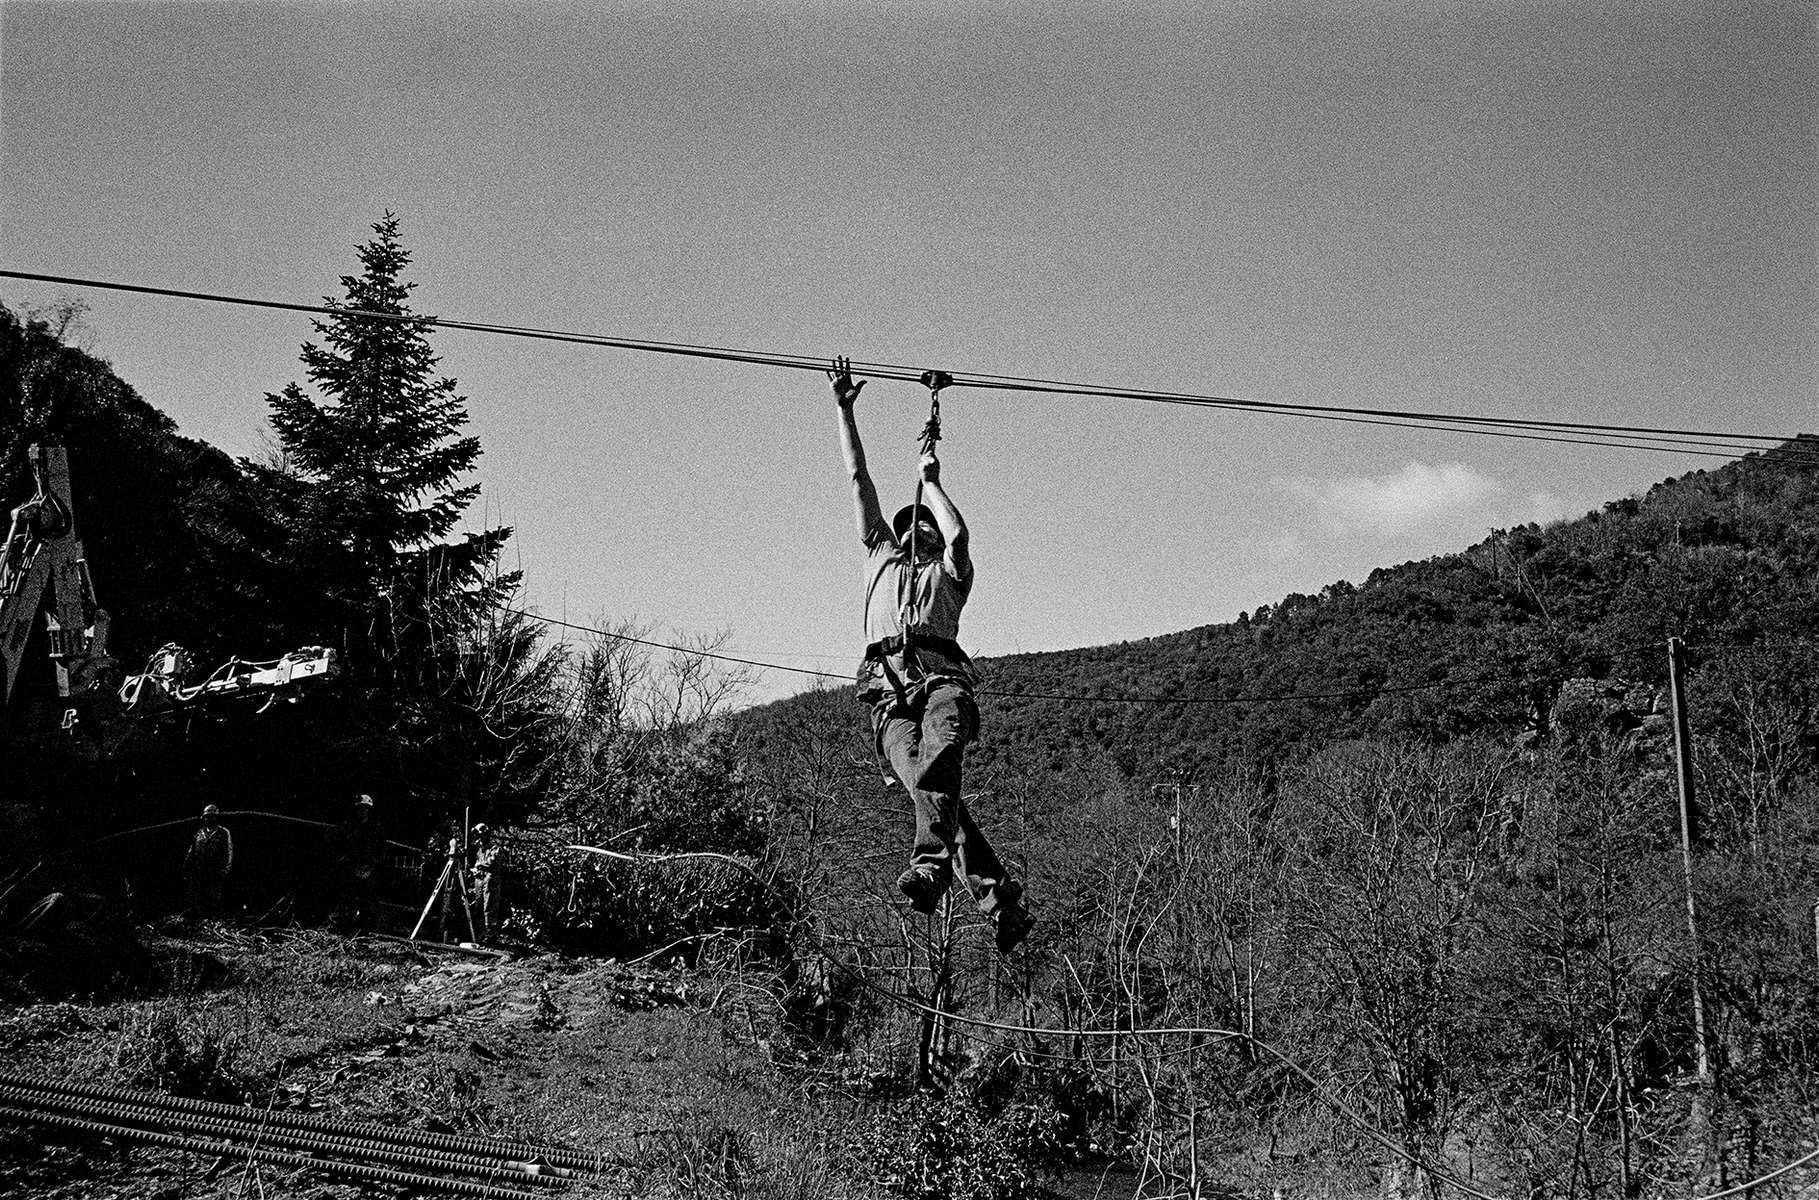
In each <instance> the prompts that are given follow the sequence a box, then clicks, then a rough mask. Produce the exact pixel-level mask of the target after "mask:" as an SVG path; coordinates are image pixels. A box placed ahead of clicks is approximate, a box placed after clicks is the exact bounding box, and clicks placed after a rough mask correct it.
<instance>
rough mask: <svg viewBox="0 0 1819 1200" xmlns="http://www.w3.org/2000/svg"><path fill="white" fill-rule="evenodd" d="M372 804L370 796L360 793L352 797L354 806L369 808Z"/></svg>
mask: <svg viewBox="0 0 1819 1200" xmlns="http://www.w3.org/2000/svg"><path fill="white" fill-rule="evenodd" d="M372 806H373V798H372V797H371V796H365V795H362V796H356V797H354V807H355V808H371V807H372Z"/></svg>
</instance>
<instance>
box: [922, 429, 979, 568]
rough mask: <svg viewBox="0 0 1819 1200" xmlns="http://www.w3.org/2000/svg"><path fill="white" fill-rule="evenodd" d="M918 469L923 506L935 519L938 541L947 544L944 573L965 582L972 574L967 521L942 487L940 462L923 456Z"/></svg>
mask: <svg viewBox="0 0 1819 1200" xmlns="http://www.w3.org/2000/svg"><path fill="white" fill-rule="evenodd" d="M921 467H922V505H923V507H924V508H926V509H928V511H929V515H931V516H933V517H934V518H935V526H936V527H937V528H938V529H940V530H941V540H942V541H944V542H946V543H947V569H948V571H949V573H950V574H952V575H953V576H954V577H955V578H956V579H965V578H967V577H968V576H970V575H971V574H972V573H973V559H972V550H971V547H970V546H969V545H968V542H969V538H968V537H967V532H966V519H965V518H964V517H962V516H961V515H960V510H959V509H958V508H956V507H954V502H953V501H952V500H951V499H949V498H948V494H947V489H945V488H943V487H942V486H941V460H939V459H937V458H936V457H935V456H934V455H933V454H924V455H923V456H922V464H921Z"/></svg>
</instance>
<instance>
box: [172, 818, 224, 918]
mask: <svg viewBox="0 0 1819 1200" xmlns="http://www.w3.org/2000/svg"><path fill="white" fill-rule="evenodd" d="M233 868H234V835H233V834H231V833H229V832H228V831H227V826H225V825H223V824H222V823H221V810H220V809H219V808H217V807H215V806H214V805H213V804H208V805H204V806H203V809H202V827H201V828H199V829H197V830H196V836H195V837H194V838H191V839H190V844H189V853H187V854H185V855H184V856H183V908H184V911H185V912H186V913H189V914H190V915H192V916H197V917H218V916H220V915H221V889H222V887H223V886H224V885H225V884H226V883H227V873H228V872H229V871H231V870H233Z"/></svg>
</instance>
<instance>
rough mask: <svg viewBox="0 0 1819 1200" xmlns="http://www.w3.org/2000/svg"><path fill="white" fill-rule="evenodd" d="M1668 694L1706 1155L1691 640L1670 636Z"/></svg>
mask: <svg viewBox="0 0 1819 1200" xmlns="http://www.w3.org/2000/svg"><path fill="white" fill-rule="evenodd" d="M1667 682H1668V695H1669V697H1670V698H1671V699H1672V701H1673V706H1674V765H1675V767H1676V768H1677V772H1678V774H1679V778H1680V870H1681V877H1682V879H1683V881H1684V882H1685V884H1686V932H1687V936H1688V937H1689V938H1691V939H1692V984H1693V1039H1694V1042H1695V1045H1694V1050H1695V1058H1694V1061H1695V1062H1696V1063H1697V1064H1698V1072H1699V1094H1698V1099H1697V1100H1696V1102H1695V1103H1694V1105H1693V1122H1692V1123H1693V1133H1694V1135H1695V1136H1696V1137H1697V1138H1698V1140H1699V1145H1700V1152H1701V1154H1702V1155H1703V1153H1704V1149H1705V1142H1706V1139H1707V1138H1708V1136H1709V1130H1710V1128H1711V1114H1712V1110H1713V1106H1714V1104H1715V1102H1716V1100H1717V1097H1716V1096H1714V1095H1713V1091H1714V1090H1715V1089H1714V1088H1713V1086H1712V1058H1711V1051H1710V1049H1709V1047H1708V1046H1707V1039H1706V1035H1705V988H1704V981H1703V979H1702V975H1703V971H1702V968H1701V965H1700V960H1701V958H1702V957H1703V956H1702V955H1701V954H1700V952H1699V906H1698V902H1697V900H1695V898H1694V896H1693V842H1694V837H1695V833H1696V828H1695V819H1694V813H1695V811H1696V810H1695V808H1694V797H1693V744H1692V734H1691V732H1690V731H1689V728H1688V725H1687V719H1686V643H1685V642H1682V641H1681V640H1680V639H1679V638H1669V639H1668V640H1667Z"/></svg>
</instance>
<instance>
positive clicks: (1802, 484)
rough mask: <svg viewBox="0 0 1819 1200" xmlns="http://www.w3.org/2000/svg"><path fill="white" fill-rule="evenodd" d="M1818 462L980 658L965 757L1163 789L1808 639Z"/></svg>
mask: <svg viewBox="0 0 1819 1200" xmlns="http://www.w3.org/2000/svg"><path fill="white" fill-rule="evenodd" d="M1809 456H1812V457H1811V458H1809ZM1815 461H1819V439H1812V438H1808V437H1804V436H1803V437H1801V438H1799V439H1796V440H1795V441H1794V442H1790V443H1787V444H1785V445H1784V446H1782V447H1779V448H1777V449H1775V450H1773V451H1770V452H1767V453H1762V454H1752V455H1749V456H1748V457H1745V458H1743V459H1741V460H1738V461H1735V462H1731V463H1728V464H1726V465H1724V466H1722V467H1719V468H1717V469H1714V470H1702V471H1696V472H1693V473H1692V474H1689V475H1685V476H1681V477H1679V478H1674V479H1668V480H1664V481H1663V482H1661V483H1659V484H1656V485H1655V486H1654V487H1652V488H1650V489H1649V491H1648V492H1647V494H1646V495H1643V496H1640V497H1631V498H1623V499H1618V500H1613V501H1611V502H1610V503H1608V504H1606V505H1605V506H1604V507H1603V508H1602V509H1600V510H1598V511H1594V512H1591V513H1588V514H1587V515H1585V516H1584V517H1581V518H1579V519H1577V520H1572V521H1562V522H1557V523H1553V524H1550V525H1546V526H1541V525H1533V524H1531V525H1524V526H1520V527H1517V528H1514V529H1509V530H1502V531H1497V532H1495V533H1493V534H1492V535H1491V536H1490V537H1489V538H1487V539H1486V540H1485V541H1483V542H1480V543H1479V544H1477V545H1475V546H1472V547H1471V548H1469V549H1467V550H1464V551H1461V552H1459V553H1456V554H1447V555H1441V556H1438V557H1435V558H1431V559H1426V560H1423V561H1419V562H1410V563H1404V564H1402V565H1400V566H1395V567H1385V568H1381V569H1378V570H1376V571H1373V572H1372V573H1371V575H1370V577H1369V578H1368V579H1366V580H1365V582H1364V583H1363V584H1361V585H1358V586H1354V585H1352V584H1350V583H1346V582H1343V581H1342V582H1338V583H1334V584H1331V585H1329V586H1328V587H1326V588H1324V589H1322V590H1321V592H1320V593H1319V594H1318V595H1312V596H1307V595H1299V594H1297V595H1290V596H1287V597H1285V598H1284V599H1283V600H1282V601H1281V602H1280V603H1279V604H1276V605H1273V606H1265V607H1263V608H1260V609H1258V610H1257V611H1256V612H1255V613H1249V614H1244V615H1241V616H1240V618H1239V619H1238V620H1237V621H1235V622H1232V623H1229V624H1221V625H1205V626H1201V627H1199V628H1196V629H1189V630H1185V631H1183V632H1181V633H1175V634H1169V635H1165V636H1161V637H1155V638H1148V639H1144V640H1142V641H1139V642H1126V643H1119V644H1117V645H1110V646H1100V647H1095V648H1091V649H1080V650H1064V651H1053V652H1048V653H1037V654H1018V655H1011V656H1007V657H1003V658H995V659H989V660H982V662H981V665H982V666H983V667H984V669H985V672H986V675H987V682H986V683H985V684H984V685H983V688H982V695H981V697H980V700H981V704H980V707H981V713H982V717H983V724H984V730H985V732H984V737H983V739H982V741H981V743H980V745H979V746H978V747H977V748H976V751H975V752H974V754H973V755H972V758H971V760H970V761H971V763H972V764H973V767H974V769H975V774H977V773H978V772H979V771H985V772H993V771H994V768H996V769H997V770H998V771H999V772H1002V773H1005V774H1012V775H1026V774H1028V773H1030V772H1034V773H1035V774H1037V775H1042V774H1047V773H1077V772H1079V771H1081V770H1083V769H1085V770H1093V771H1103V770H1108V769H1110V770H1115V771H1116V773H1117V774H1118V775H1121V776H1123V777H1124V778H1126V779H1128V780H1133V781H1137V782H1160V781H1169V780H1174V779H1178V778H1180V777H1181V775H1182V773H1183V772H1203V771H1207V770H1210V769H1216V768H1218V767H1220V766H1222V765H1228V764H1233V763H1248V764H1253V765H1262V766H1264V767H1265V768H1266V769H1267V766H1268V764H1271V763H1274V762H1279V761H1282V760H1283V759H1284V758H1285V757H1287V756H1293V755H1294V754H1296V753H1297V752H1298V751H1300V750H1302V749H1306V748H1309V747H1310V746H1311V745H1314V744H1318V743H1324V742H1328V741H1332V740H1337V739H1347V738H1357V737H1363V736H1369V735H1384V734H1399V735H1412V736H1417V737H1420V738H1423V739H1447V738H1451V737H1455V736H1458V735H1460V734H1464V733H1468V732H1472V731H1476V730H1483V729H1495V730H1500V731H1505V732H1507V733H1508V734H1509V735H1510V736H1512V737H1514V736H1516V735H1518V734H1520V733H1521V732H1523V731H1524V730H1525V729H1530V728H1537V729H1538V728H1539V727H1541V726H1544V725H1545V721H1546V714H1547V713H1548V712H1549V711H1550V710H1551V708H1552V705H1553V701H1554V698H1555V696H1556V695H1557V693H1558V691H1559V688H1560V686H1561V684H1562V683H1563V682H1564V681H1566V680H1568V679H1571V678H1578V677H1592V678H1604V677H1608V676H1620V677H1622V678H1624V679H1626V680H1630V681H1636V682H1643V683H1656V682H1660V681H1661V680H1663V679H1664V677H1665V672H1666V651H1665V644H1666V641H1667V639H1668V638H1669V637H1680V638H1683V639H1685V640H1686V642H1687V643H1688V647H1689V656H1690V658H1691V661H1693V662H1694V663H1698V662H1700V661H1702V658H1703V657H1704V656H1709V655H1711V654H1713V653H1716V652H1718V651H1720V650H1722V649H1723V648H1725V647H1734V646H1739V645H1752V644H1756V643H1758V642H1761V641H1763V640H1765V639H1777V638H1779V639H1787V638H1790V637H1803V636H1805V635H1806V634H1807V633H1808V632H1809V631H1810V630H1812V629H1813V628H1814V624H1815V618H1819V487H1816V486H1815V465H1814V463H1815ZM1053 697H1070V699H1056V698H1053ZM1145 697H1153V698H1156V699H1154V700H1141V699H1139V698H1145ZM1279 697H1316V698H1309V699H1295V700H1283V699H1273V698H1279ZM1095 698H1096V699H1095ZM1243 698H1249V699H1243ZM827 707H828V705H827V699H826V697H822V696H802V697H795V698H791V699H786V700H782V701H778V702H776V703H774V704H771V705H766V706H763V707H761V708H757V709H753V710H750V711H749V712H747V713H745V714H742V715H741V717H740V719H739V720H740V724H741V725H742V727H744V728H746V729H748V730H750V731H751V732H752V733H754V734H755V735H759V736H762V731H764V730H766V729H776V728H782V727H787V726H788V725H790V724H792V723H794V722H795V721H798V720H806V719H809V718H810V714H811V713H819V714H820V716H821V719H825V717H826V709H827ZM849 708H850V710H851V720H852V724H851V729H850V731H849V732H850V733H851V734H852V735H853V736H855V737H857V738H859V739H861V740H863V737H864V734H863V720H862V717H863V714H862V712H861V710H860V708H859V706H858V705H856V704H852V705H849Z"/></svg>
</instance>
